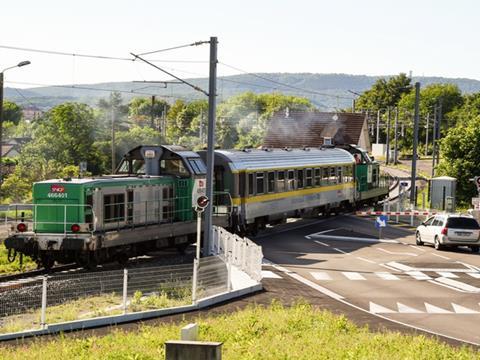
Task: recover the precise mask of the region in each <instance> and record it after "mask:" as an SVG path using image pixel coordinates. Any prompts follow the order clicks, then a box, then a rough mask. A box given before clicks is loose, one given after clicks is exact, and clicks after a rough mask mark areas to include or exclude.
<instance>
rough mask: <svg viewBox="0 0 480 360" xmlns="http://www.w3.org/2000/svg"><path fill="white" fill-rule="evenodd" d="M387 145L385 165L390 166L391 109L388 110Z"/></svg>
mask: <svg viewBox="0 0 480 360" xmlns="http://www.w3.org/2000/svg"><path fill="white" fill-rule="evenodd" d="M386 143H387V156H386V157H385V164H386V165H388V162H389V160H390V107H388V110H387V134H386Z"/></svg>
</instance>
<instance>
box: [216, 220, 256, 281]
mask: <svg viewBox="0 0 480 360" xmlns="http://www.w3.org/2000/svg"><path fill="white" fill-rule="evenodd" d="M210 254H211V255H218V256H220V257H221V258H223V259H225V261H229V262H231V264H232V265H234V266H237V267H238V268H239V269H240V270H242V271H244V272H246V273H247V274H248V275H250V277H251V278H252V279H254V280H256V281H260V280H261V279H262V258H263V253H262V247H261V246H258V245H257V244H255V243H254V242H253V241H251V240H250V239H248V238H242V237H240V236H238V235H236V234H231V233H229V232H228V231H227V230H225V229H224V228H222V227H219V226H214V227H213V238H212V242H211V244H210Z"/></svg>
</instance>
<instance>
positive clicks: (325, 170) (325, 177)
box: [322, 167, 328, 185]
mask: <svg viewBox="0 0 480 360" xmlns="http://www.w3.org/2000/svg"><path fill="white" fill-rule="evenodd" d="M322 185H328V167H324V168H322Z"/></svg>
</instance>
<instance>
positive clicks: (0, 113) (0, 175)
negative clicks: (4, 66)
mask: <svg viewBox="0 0 480 360" xmlns="http://www.w3.org/2000/svg"><path fill="white" fill-rule="evenodd" d="M2 141H3V72H0V186H1V185H2V184H3V164H2V160H3V158H2V155H3V154H2Z"/></svg>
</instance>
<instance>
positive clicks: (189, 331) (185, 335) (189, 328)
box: [180, 324, 198, 341]
mask: <svg viewBox="0 0 480 360" xmlns="http://www.w3.org/2000/svg"><path fill="white" fill-rule="evenodd" d="M180 339H182V340H185V341H197V339H198V325H197V324H188V325H186V326H184V327H183V328H182V330H181V331H180Z"/></svg>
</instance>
